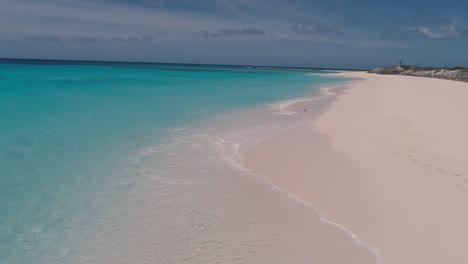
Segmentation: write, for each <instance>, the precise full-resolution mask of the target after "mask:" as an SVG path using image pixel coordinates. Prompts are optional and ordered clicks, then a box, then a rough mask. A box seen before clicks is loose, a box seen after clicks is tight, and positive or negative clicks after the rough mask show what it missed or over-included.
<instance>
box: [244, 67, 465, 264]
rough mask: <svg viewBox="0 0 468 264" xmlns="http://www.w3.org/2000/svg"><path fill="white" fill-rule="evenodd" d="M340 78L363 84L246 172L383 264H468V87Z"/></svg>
mask: <svg viewBox="0 0 468 264" xmlns="http://www.w3.org/2000/svg"><path fill="white" fill-rule="evenodd" d="M339 75H341V76H343V77H356V78H361V80H360V81H356V82H354V83H352V84H347V85H348V86H349V87H348V89H346V90H345V91H344V92H343V93H342V94H340V95H339V96H338V97H337V98H336V100H335V101H334V102H332V103H331V105H329V106H328V107H327V108H324V109H322V110H321V111H322V114H320V115H319V116H318V117H314V118H311V119H310V121H308V122H307V123H305V124H303V125H300V126H296V127H293V128H290V129H288V130H286V131H283V132H281V133H279V134H277V135H275V136H273V137H271V138H269V139H267V140H264V141H263V142H261V143H259V144H258V145H257V146H255V147H254V148H252V149H250V150H248V151H247V152H246V153H245V163H246V165H247V166H248V167H249V168H250V169H251V170H253V171H254V172H256V173H258V174H262V175H264V176H266V177H268V178H269V179H270V180H271V181H272V183H273V184H275V185H276V186H278V187H280V188H283V189H286V190H288V191H289V192H291V193H292V194H293V195H295V196H297V197H298V198H300V199H302V200H304V201H306V202H307V203H310V204H311V205H313V206H315V207H316V208H318V209H319V210H320V211H322V212H324V213H325V214H326V218H327V219H328V220H329V221H333V222H335V223H339V224H340V225H342V226H344V227H346V228H347V229H349V230H351V231H352V232H353V233H354V234H356V235H357V236H358V237H359V239H360V240H362V241H363V243H364V244H366V245H368V246H369V247H370V248H373V249H375V250H377V251H378V252H379V254H380V255H381V257H382V260H383V262H384V263H387V264H394V263H395V264H397V263H398V264H414V263H425V264H432V263H433V264H435V263H468V253H467V251H466V245H468V227H467V226H466V225H467V223H468V137H467V136H468V122H467V121H468V103H467V102H468V84H467V83H463V82H456V81H448V80H439V79H431V78H420V77H409V76H391V75H375V74H368V73H361V72H354V73H351V72H344V73H339ZM310 104H311V105H312V102H311V103H310ZM306 107H308V106H306ZM291 108H292V109H295V110H296V111H303V108H304V103H302V105H300V106H297V105H296V106H294V105H293V106H291ZM303 114H304V113H303Z"/></svg>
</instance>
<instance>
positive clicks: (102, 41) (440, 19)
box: [0, 0, 468, 68]
mask: <svg viewBox="0 0 468 264" xmlns="http://www.w3.org/2000/svg"><path fill="white" fill-rule="evenodd" d="M449 1H450V0H449ZM449 1H445V2H443V1H435V0H426V1H421V0H413V1H402V0H392V1H377V0H375V1H370V0H360V1H349V0H347V1H345V0H327V1H306V0H100V1H96V0H95V1H93V0H0V57H9V58H11V57H16V58H47V59H84V60H128V61H149V62H151V61H154V62H182V63H214V64H241V65H279V66H310V67H351V68H371V67H374V66H378V65H391V64H396V63H397V62H398V60H403V61H404V62H406V63H408V64H418V65H431V66H442V65H449V66H455V65H464V66H468V15H467V14H468V1H451V2H449Z"/></svg>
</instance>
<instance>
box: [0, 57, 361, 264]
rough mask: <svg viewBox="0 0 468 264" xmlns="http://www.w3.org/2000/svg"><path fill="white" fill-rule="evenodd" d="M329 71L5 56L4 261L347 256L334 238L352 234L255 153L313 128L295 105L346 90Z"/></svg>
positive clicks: (0, 154) (0, 76) (0, 162)
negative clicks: (326, 89) (300, 127)
mask: <svg viewBox="0 0 468 264" xmlns="http://www.w3.org/2000/svg"><path fill="white" fill-rule="evenodd" d="M323 73H326V72H325V71H320V70H306V69H282V68H259V67H234V66H207V65H177V64H145V63H91V62H90V63H73V62H44V61H25V62H22V63H17V62H11V61H0V116H1V119H0V168H1V170H0V260H1V261H0V262H1V263H8V264H16V263H28V264H29V263H38V264H45V263H48V264H50V263H318V262H316V261H315V262H314V259H323V257H324V256H323V254H324V253H323V252H324V251H323V250H322V249H323V247H325V248H332V249H334V247H336V252H339V251H340V245H339V244H338V245H337V244H336V243H335V242H334V241H330V240H329V239H327V237H328V236H327V234H329V233H330V232H331V233H336V232H342V230H339V229H337V228H336V227H335V226H333V225H330V224H327V223H326V222H324V221H322V220H321V219H320V216H319V214H318V213H317V212H316V211H315V210H314V209H313V208H311V207H307V206H305V205H304V204H302V203H300V202H298V201H297V200H295V199H292V198H291V197H290V196H289V195H287V194H286V193H284V192H282V191H279V190H277V189H275V188H273V187H272V186H271V184H269V182H268V181H267V180H266V179H265V178H264V177H261V176H260V175H254V174H252V173H251V172H249V171H248V170H247V169H246V168H245V167H244V166H243V164H242V154H241V153H242V150H244V149H247V148H249V147H251V146H253V145H255V144H256V143H258V142H259V141H260V140H262V139H263V138H265V137H268V136H270V135H271V134H272V133H275V132H277V131H279V130H281V129H285V128H287V127H289V126H292V125H296V124H298V123H300V122H304V119H303V118H302V117H300V116H295V115H294V114H292V113H290V112H288V111H286V110H285V109H284V107H283V106H284V105H285V104H287V103H288V102H290V100H295V99H298V98H302V97H304V96H306V97H311V96H318V94H319V88H320V87H323V86H326V85H331V84H336V83H337V82H340V81H342V80H341V79H337V78H332V77H327V76H326V75H324V74H323ZM285 215H287V216H288V217H287V218H285V217H284V216H285ZM327 232H328V233H327ZM297 243H302V244H306V245H310V248H307V249H306V250H304V248H300V247H295V246H293V245H295V244H297ZM359 247H360V246H359V245H357V244H356V248H359ZM337 255H339V254H338V253H337ZM325 257H327V256H325ZM329 258H330V262H328V263H332V261H334V260H336V258H337V257H336V256H335V255H333V256H330V257H329ZM333 263H341V262H333Z"/></svg>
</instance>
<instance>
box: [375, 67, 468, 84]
mask: <svg viewBox="0 0 468 264" xmlns="http://www.w3.org/2000/svg"><path fill="white" fill-rule="evenodd" d="M369 72H370V73H377V74H395V75H408V76H421V77H432V78H441V79H450V80H458V81H467V82H468V68H463V67H454V68H429V67H418V66H409V65H402V66H393V67H381V68H376V69H373V70H371V71H369Z"/></svg>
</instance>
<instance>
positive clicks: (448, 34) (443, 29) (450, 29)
mask: <svg viewBox="0 0 468 264" xmlns="http://www.w3.org/2000/svg"><path fill="white" fill-rule="evenodd" d="M417 30H418V32H419V33H420V34H422V35H424V36H426V37H428V38H433V39H444V38H457V37H459V36H460V35H461V34H460V33H459V32H458V31H457V29H456V28H455V27H454V26H453V25H441V26H439V27H438V28H436V29H430V28H428V27H423V26H420V27H418V28H417Z"/></svg>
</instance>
